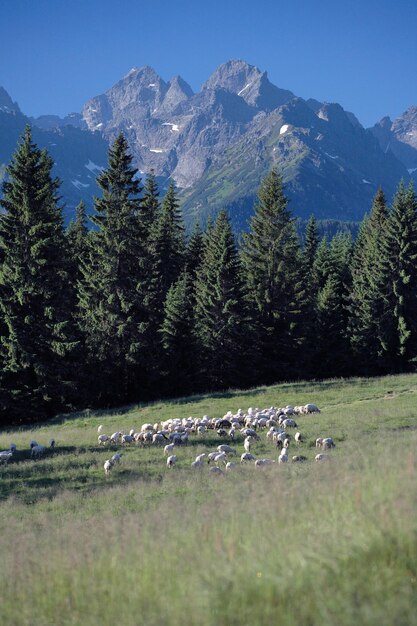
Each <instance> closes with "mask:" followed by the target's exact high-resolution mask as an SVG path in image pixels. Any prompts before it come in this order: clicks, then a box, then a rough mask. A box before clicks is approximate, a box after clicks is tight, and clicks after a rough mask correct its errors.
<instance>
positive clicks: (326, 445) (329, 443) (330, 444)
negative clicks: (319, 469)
mask: <svg viewBox="0 0 417 626" xmlns="http://www.w3.org/2000/svg"><path fill="white" fill-rule="evenodd" d="M321 447H322V448H323V450H330V448H335V447H336V444H335V442H334V441H333V439H332V438H331V437H326V438H325V439H323V441H322V442H321Z"/></svg>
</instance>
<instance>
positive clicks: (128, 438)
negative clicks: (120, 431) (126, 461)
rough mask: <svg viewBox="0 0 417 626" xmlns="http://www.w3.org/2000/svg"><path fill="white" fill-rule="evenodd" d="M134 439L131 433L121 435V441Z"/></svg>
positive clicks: (132, 440) (131, 441) (130, 441)
mask: <svg viewBox="0 0 417 626" xmlns="http://www.w3.org/2000/svg"><path fill="white" fill-rule="evenodd" d="M134 441H135V440H134V438H133V436H132V435H122V443H133V442H134Z"/></svg>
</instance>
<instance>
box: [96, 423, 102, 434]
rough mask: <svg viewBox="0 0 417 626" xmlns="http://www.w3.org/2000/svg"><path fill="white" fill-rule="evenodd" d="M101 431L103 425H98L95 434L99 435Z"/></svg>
mask: <svg viewBox="0 0 417 626" xmlns="http://www.w3.org/2000/svg"><path fill="white" fill-rule="evenodd" d="M102 430H103V424H100V426H99V427H98V428H97V432H98V433H101V431H102Z"/></svg>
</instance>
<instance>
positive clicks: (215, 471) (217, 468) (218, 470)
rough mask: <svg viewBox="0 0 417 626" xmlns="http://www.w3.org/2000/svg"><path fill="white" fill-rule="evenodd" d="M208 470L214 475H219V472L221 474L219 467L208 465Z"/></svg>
mask: <svg viewBox="0 0 417 626" xmlns="http://www.w3.org/2000/svg"><path fill="white" fill-rule="evenodd" d="M210 472H211V473H212V474H216V476H220V475H221V474H223V472H222V470H221V469H220V467H217V466H215V467H210Z"/></svg>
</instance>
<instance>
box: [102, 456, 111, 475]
mask: <svg viewBox="0 0 417 626" xmlns="http://www.w3.org/2000/svg"><path fill="white" fill-rule="evenodd" d="M103 467H104V471H105V472H106V474H108V473H109V472H110V470H112V469H113V467H114V463H113V461H110V459H107V461H105V462H104V465H103Z"/></svg>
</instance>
